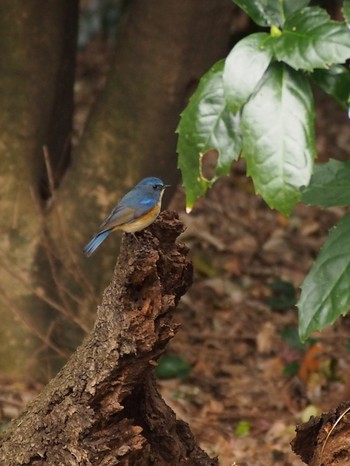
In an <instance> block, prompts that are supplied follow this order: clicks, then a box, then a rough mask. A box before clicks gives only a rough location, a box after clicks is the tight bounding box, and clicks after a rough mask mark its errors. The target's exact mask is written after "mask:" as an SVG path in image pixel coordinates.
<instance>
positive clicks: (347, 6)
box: [342, 0, 350, 24]
mask: <svg viewBox="0 0 350 466" xmlns="http://www.w3.org/2000/svg"><path fill="white" fill-rule="evenodd" d="M342 11H343V15H344V18H345V21H346V22H347V23H348V24H350V0H343V8H342Z"/></svg>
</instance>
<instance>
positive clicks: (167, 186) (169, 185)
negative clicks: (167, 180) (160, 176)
mask: <svg viewBox="0 0 350 466" xmlns="http://www.w3.org/2000/svg"><path fill="white" fill-rule="evenodd" d="M166 188H171V184H165V185H164V186H163V189H166Z"/></svg>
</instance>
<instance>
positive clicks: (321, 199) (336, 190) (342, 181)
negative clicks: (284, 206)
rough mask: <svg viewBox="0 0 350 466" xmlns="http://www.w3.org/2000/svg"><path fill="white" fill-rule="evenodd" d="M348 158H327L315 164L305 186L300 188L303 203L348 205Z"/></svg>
mask: <svg viewBox="0 0 350 466" xmlns="http://www.w3.org/2000/svg"><path fill="white" fill-rule="evenodd" d="M349 180H350V160H347V161H346V162H339V161H338V160H329V162H327V163H319V164H316V165H315V172H314V174H313V175H312V177H311V180H310V183H309V185H308V186H307V187H306V188H302V193H301V200H302V202H303V203H304V204H309V205H318V206H321V207H333V206H344V205H350V183H349Z"/></svg>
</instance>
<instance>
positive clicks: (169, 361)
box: [155, 355, 191, 379]
mask: <svg viewBox="0 0 350 466" xmlns="http://www.w3.org/2000/svg"><path fill="white" fill-rule="evenodd" d="M190 371H191V365H190V364H189V363H188V362H187V361H185V360H184V359H183V358H181V357H180V356H170V355H165V356H161V357H160V358H159V361H158V366H157V367H156V368H155V374H156V377H158V379H172V378H175V377H178V378H179V379H185V378H186V377H187V376H188V374H189V373H190Z"/></svg>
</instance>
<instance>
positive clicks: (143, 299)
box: [0, 212, 217, 466]
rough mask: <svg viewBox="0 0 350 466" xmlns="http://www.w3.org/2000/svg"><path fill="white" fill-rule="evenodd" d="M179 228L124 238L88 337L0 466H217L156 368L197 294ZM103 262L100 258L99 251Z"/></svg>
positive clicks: (8, 434) (1, 455)
mask: <svg viewBox="0 0 350 466" xmlns="http://www.w3.org/2000/svg"><path fill="white" fill-rule="evenodd" d="M182 231H183V225H182V224H181V223H180V222H179V220H178V218H177V216H176V214H173V213H169V212H163V213H162V214H161V215H160V216H159V218H158V220H157V221H156V222H155V223H154V224H153V225H151V227H149V228H148V229H147V230H145V231H144V232H142V233H140V234H138V236H137V237H136V238H135V237H133V236H132V235H125V236H124V238H123V241H122V246H121V250H120V255H119V259H118V263H117V266H116V269H115V271H114V275H113V278H112V281H111V283H110V285H109V286H108V287H107V289H106V290H105V292H104V295H103V299H102V303H101V305H100V306H99V307H98V310H97V320H96V323H95V326H94V329H93V330H92V332H91V334H90V335H89V336H88V337H87V338H86V339H85V341H84V342H83V344H82V345H81V346H80V347H79V348H78V349H77V351H76V352H75V353H74V355H73V356H72V357H71V358H70V360H69V361H68V363H67V364H66V365H65V367H64V368H63V369H62V370H61V371H60V372H59V373H58V375H57V376H56V377H55V378H54V379H53V380H52V381H51V382H50V383H49V385H48V386H47V387H46V389H44V391H43V392H42V393H41V395H40V396H39V397H38V398H37V399H36V400H34V401H33V402H32V403H31V404H30V405H29V406H28V407H27V409H26V410H25V411H24V412H23V414H22V415H21V416H20V417H19V418H18V419H16V420H15V421H13V422H12V424H11V425H10V426H9V428H8V429H7V430H6V431H5V433H4V434H3V437H2V438H1V443H0V465H1V466H5V465H6V466H18V465H33V466H34V465H35V466H38V465H45V466H61V465H62V466H79V465H84V466H88V465H92V466H94V465H96V466H113V465H117V464H118V465H130V466H137V465H174V466H178V465H198V466H199V465H200V466H203V465H216V464H217V460H216V459H210V458H209V457H208V456H207V455H206V453H204V452H203V451H202V450H201V449H200V448H199V447H198V445H197V444H196V442H195V440H194V438H193V435H192V433H191V431H190V429H189V426H188V425H187V424H186V423H185V422H182V421H178V420H176V418H175V414H174V412H173V411H172V410H171V409H170V408H169V407H168V406H167V405H166V404H165V403H164V401H163V400H162V398H161V396H160V395H159V393H158V391H157V388H156V384H155V379H154V376H153V371H152V370H153V368H154V365H155V361H156V360H157V358H158V357H159V356H160V355H161V354H162V353H163V351H164V349H165V346H166V344H167V343H168V341H169V340H170V339H171V338H172V337H173V336H174V335H175V332H176V330H177V324H176V323H174V321H173V313H174V309H175V307H176V305H177V303H178V301H179V299H180V297H181V296H182V295H183V294H184V293H185V292H186V290H187V289H188V288H189V286H190V285H191V280H192V266H191V262H190V261H189V259H188V258H187V253H188V250H187V247H186V246H185V245H183V244H181V243H176V242H175V241H176V238H177V236H178V235H179V234H180V233H181V232H182ZM101 253H103V252H102V251H101Z"/></svg>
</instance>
